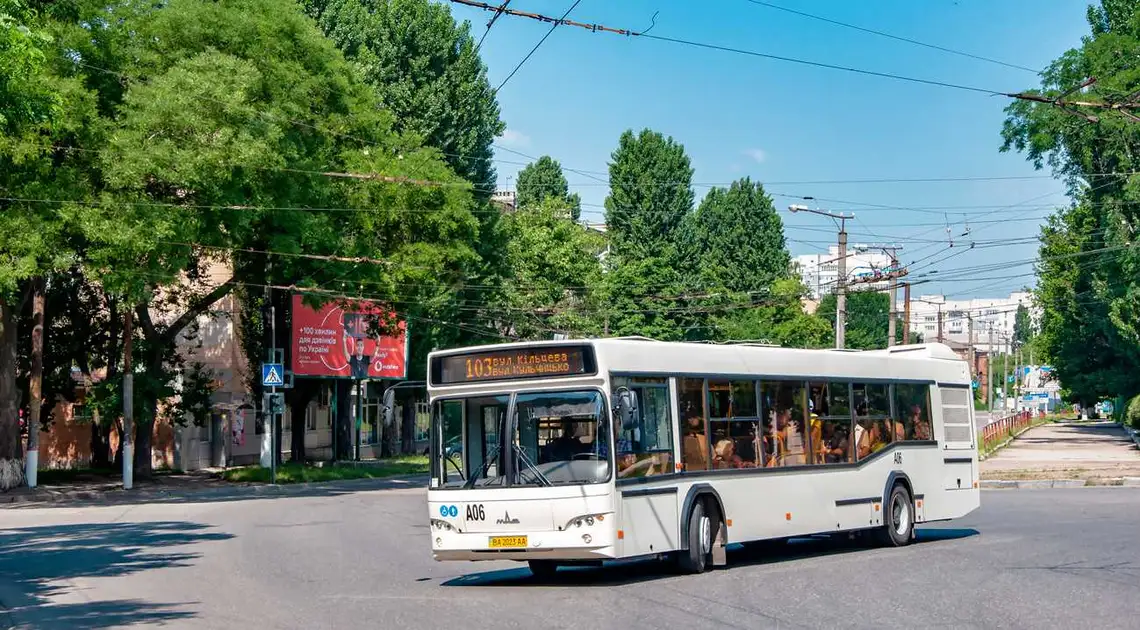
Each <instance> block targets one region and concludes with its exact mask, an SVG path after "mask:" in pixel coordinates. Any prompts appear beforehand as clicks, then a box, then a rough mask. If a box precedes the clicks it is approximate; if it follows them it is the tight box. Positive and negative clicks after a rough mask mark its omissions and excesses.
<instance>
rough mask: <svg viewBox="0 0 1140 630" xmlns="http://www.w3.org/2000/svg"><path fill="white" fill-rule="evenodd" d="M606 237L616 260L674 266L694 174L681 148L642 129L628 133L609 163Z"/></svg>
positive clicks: (690, 203) (688, 211)
mask: <svg viewBox="0 0 1140 630" xmlns="http://www.w3.org/2000/svg"><path fill="white" fill-rule="evenodd" d="M609 170H610V194H609V196H608V197H606V202H605V205H606V231H607V233H608V234H609V235H610V244H611V247H612V252H613V255H614V256H615V257H617V258H618V259H619V260H626V259H637V258H645V257H661V256H664V257H665V260H667V261H668V262H669V263H674V262H677V261H676V260H673V259H672V258H675V257H677V255H678V254H679V252H678V251H677V247H676V245H677V243H678V242H679V241H680V238H679V232H680V229H681V225H682V223H683V222H684V221H685V217H686V216H688V214H689V213H690V212H692V210H693V190H692V178H693V168H692V165H691V164H690V163H689V157H688V156H687V155H686V154H685V148H684V147H683V146H681V145H680V144H679V143H677V142H674V141H673V139H672V138H666V137H665V136H663V135H661V134H660V133H658V132H655V131H651V130H649V129H643V130H642V131H641V132H640V133H638V134H637V135H634V133H633V131H632V130H630V131H626V132H625V133H623V134H622V135H621V138H620V139H619V141H618V148H617V149H616V150H615V151H614V153H613V156H612V161H611V162H610V169H609Z"/></svg>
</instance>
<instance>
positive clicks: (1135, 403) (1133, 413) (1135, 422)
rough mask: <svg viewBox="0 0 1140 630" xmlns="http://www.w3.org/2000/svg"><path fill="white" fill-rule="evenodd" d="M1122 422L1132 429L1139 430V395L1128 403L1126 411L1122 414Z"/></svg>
mask: <svg viewBox="0 0 1140 630" xmlns="http://www.w3.org/2000/svg"><path fill="white" fill-rule="evenodd" d="M1124 420H1125V422H1127V423H1128V424H1130V425H1132V428H1134V429H1140V395H1137V396H1134V397H1133V398H1132V400H1130V401H1128V409H1127V410H1126V411H1125V412H1124Z"/></svg>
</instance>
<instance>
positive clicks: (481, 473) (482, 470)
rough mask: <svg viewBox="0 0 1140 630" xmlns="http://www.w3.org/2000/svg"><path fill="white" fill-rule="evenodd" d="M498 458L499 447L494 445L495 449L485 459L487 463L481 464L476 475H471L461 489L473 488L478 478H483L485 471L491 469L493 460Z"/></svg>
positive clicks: (485, 474)
mask: <svg viewBox="0 0 1140 630" xmlns="http://www.w3.org/2000/svg"><path fill="white" fill-rule="evenodd" d="M498 457H499V447H498V445H496V446H495V449H494V450H493V451H491V453H490V454H489V457H487V461H485V462H483V465H482V466H480V467H479V470H478V471H476V474H473V475H471V477H470V478H469V479H468V480H467V483H465V484H463V488H464V489H470V488H474V487H475V482H476V481H479V479H480V478H484V477H486V476H487V469H488V468H490V467H491V464H493V463H495V460H496V459H497V458H498Z"/></svg>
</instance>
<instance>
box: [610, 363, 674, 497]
mask: <svg viewBox="0 0 1140 630" xmlns="http://www.w3.org/2000/svg"><path fill="white" fill-rule="evenodd" d="M619 387H627V388H629V390H630V391H631V392H633V395H634V396H635V397H636V398H637V417H636V418H635V419H634V426H633V427H623V428H622V431H621V435H622V436H623V437H624V438H625V439H626V440H628V441H629V443H630V444H631V446H632V452H631V453H630V454H629V456H628V460H627V461H619V462H618V467H617V471H618V477H619V478H621V477H648V476H653V475H664V474H669V473H672V472H674V466H673V417H672V415H671V414H670V413H669V381H668V379H664V378H621V377H618V378H615V379H614V389H615V391H616V390H617V389H618V388H619Z"/></svg>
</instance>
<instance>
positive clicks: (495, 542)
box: [488, 536, 526, 549]
mask: <svg viewBox="0 0 1140 630" xmlns="http://www.w3.org/2000/svg"><path fill="white" fill-rule="evenodd" d="M488 546H489V547H490V548H491V549H526V536H491V542H490V545H488Z"/></svg>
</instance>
